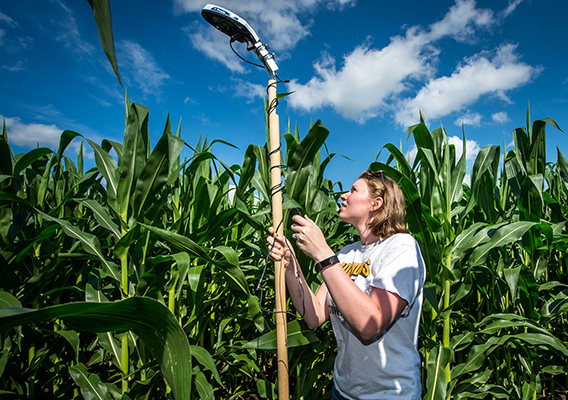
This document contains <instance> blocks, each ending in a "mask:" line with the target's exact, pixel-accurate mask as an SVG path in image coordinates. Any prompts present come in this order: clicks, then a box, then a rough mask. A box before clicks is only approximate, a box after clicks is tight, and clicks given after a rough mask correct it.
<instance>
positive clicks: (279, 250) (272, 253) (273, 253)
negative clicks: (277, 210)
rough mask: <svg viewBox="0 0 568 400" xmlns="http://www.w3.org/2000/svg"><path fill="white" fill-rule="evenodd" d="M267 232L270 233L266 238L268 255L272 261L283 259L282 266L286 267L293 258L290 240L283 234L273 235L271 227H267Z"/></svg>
mask: <svg viewBox="0 0 568 400" xmlns="http://www.w3.org/2000/svg"><path fill="white" fill-rule="evenodd" d="M268 232H270V234H271V235H272V236H268V237H267V238H266V241H267V242H268V250H269V253H268V255H269V257H270V258H271V259H272V260H274V261H283V262H284V266H285V267H288V265H290V262H291V261H292V260H293V259H294V258H295V257H294V253H293V252H294V250H293V249H292V246H291V244H290V242H289V241H288V239H286V237H284V236H279V235H275V234H274V228H273V227H270V228H268Z"/></svg>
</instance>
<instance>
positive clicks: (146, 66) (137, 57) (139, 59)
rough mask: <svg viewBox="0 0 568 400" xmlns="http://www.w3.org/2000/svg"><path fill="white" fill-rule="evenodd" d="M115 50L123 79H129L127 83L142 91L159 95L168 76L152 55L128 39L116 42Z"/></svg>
mask: <svg viewBox="0 0 568 400" xmlns="http://www.w3.org/2000/svg"><path fill="white" fill-rule="evenodd" d="M117 50H118V53H119V54H118V56H117V58H118V60H119V65H120V69H121V71H124V72H125V73H124V76H125V80H127V81H128V80H131V82H129V83H130V84H131V85H132V84H133V85H135V86H136V87H138V88H139V89H140V90H141V91H142V92H143V93H145V94H148V95H154V96H157V97H159V96H160V94H161V90H162V87H163V86H164V85H165V84H166V82H167V81H168V80H169V79H170V76H169V75H168V74H167V73H166V72H165V71H164V70H163V69H162V68H161V67H160V66H159V65H158V63H157V62H156V60H155V59H154V57H153V56H152V55H151V54H150V53H149V52H148V51H147V50H146V49H144V48H143V47H142V46H140V45H139V44H138V43H134V42H131V41H128V40H123V41H120V42H118V45H117ZM121 75H122V74H121Z"/></svg>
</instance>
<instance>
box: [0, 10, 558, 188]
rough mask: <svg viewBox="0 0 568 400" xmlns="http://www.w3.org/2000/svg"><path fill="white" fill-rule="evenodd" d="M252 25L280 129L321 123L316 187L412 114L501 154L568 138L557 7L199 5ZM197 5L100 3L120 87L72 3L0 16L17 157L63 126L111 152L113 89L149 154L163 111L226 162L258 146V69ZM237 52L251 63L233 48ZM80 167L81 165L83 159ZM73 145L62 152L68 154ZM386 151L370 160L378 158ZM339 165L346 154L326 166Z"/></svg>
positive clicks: (352, 168)
mask: <svg viewBox="0 0 568 400" xmlns="http://www.w3.org/2000/svg"><path fill="white" fill-rule="evenodd" d="M211 2H213V3H215V4H217V5H220V6H223V7H226V8H228V9H230V10H232V11H234V12H235V13H237V14H238V15H240V16H241V17H243V18H244V19H246V20H247V22H248V23H249V24H250V25H251V26H252V27H253V28H254V30H255V31H256V33H257V34H258V35H259V37H260V38H261V40H262V41H263V42H264V43H266V44H268V45H269V46H270V49H271V52H274V54H275V60H276V62H277V63H278V66H279V68H280V69H279V71H278V75H279V77H280V78H281V79H283V80H289V81H290V82H289V83H280V84H279V86H278V92H287V91H294V94H292V95H291V96H288V97H286V98H285V99H283V100H282V101H281V102H280V105H279V106H278V114H279V115H280V122H281V126H280V130H281V133H283V132H284V131H285V130H286V129H287V126H288V124H290V125H291V126H292V128H294V126H296V125H297V126H298V128H299V131H300V134H301V135H302V136H303V135H305V134H306V132H307V130H308V129H309V126H310V121H314V122H315V121H316V120H318V119H321V120H322V122H323V123H324V124H325V125H326V127H327V128H328V129H329V130H330V132H331V133H330V136H329V138H328V140H327V146H328V148H329V151H330V152H332V153H337V154H338V156H336V157H335V158H334V160H333V161H332V163H331V165H330V166H329V167H328V169H327V177H328V178H330V179H332V180H333V181H341V182H343V184H344V186H345V185H350V184H351V182H352V181H353V180H354V179H356V178H357V176H358V175H359V173H360V172H361V171H362V170H364V169H365V168H366V167H367V166H368V165H369V164H370V163H371V162H373V161H374V160H375V157H376V156H377V154H378V153H379V151H380V150H381V148H382V147H383V146H384V145H385V144H386V143H393V144H395V145H397V146H402V148H403V151H404V152H405V153H408V154H412V147H413V141H412V139H410V140H409V141H406V135H407V128H408V126H410V125H412V124H415V123H417V122H418V120H419V119H418V118H419V116H418V110H419V109H421V110H422V112H423V113H424V115H425V117H426V120H427V123H428V125H429V126H430V128H431V129H434V128H437V127H440V125H443V126H444V127H445V128H446V130H447V132H448V135H449V136H450V137H451V142H453V143H455V144H456V145H457V146H458V148H460V147H461V138H462V129H461V124H462V123H464V124H465V132H466V137H467V140H468V144H467V149H468V158H469V159H470V165H471V162H472V160H473V159H474V157H475V155H476V153H477V152H478V151H479V149H480V148H482V147H484V146H487V145H492V144H497V145H500V146H501V148H502V149H503V146H505V145H506V146H507V148H511V147H512V142H513V136H512V130H513V129H515V128H518V127H521V126H524V125H525V123H526V111H527V107H528V104H529V102H530V106H531V116H532V118H533V119H539V118H545V117H551V118H553V119H554V120H556V122H557V123H558V124H559V125H560V128H562V129H564V130H566V129H568V113H567V111H568V46H567V45H566V39H567V38H568V28H567V27H566V24H565V16H566V15H567V11H568V3H567V2H566V1H564V0H541V1H535V0H495V1H488V0H483V1H482V0H478V1H473V0H438V1H432V2H424V1H416V0H412V1H404V0H376V1H371V0H367V1H362V0H359V1H351V0H328V1H324V0H288V1H274V0H273V1H268V0H247V1H228V0H227V1H225V0H216V1H211ZM206 3H207V1H205V2H204V1H196V0H168V1H147V0H145V1H124V0H122V1H118V0H115V1H112V0H111V10H112V18H113V28H114V39H115V43H116V52H117V58H118V63H119V69H120V73H121V76H122V80H123V83H124V86H125V88H121V87H120V85H119V84H118V81H117V79H116V78H115V76H114V74H113V72H112V71H111V69H110V66H109V63H108V61H107V59H106V57H105V55H104V53H103V51H102V49H101V46H100V42H99V38H98V32H97V30H96V25H95V22H94V18H93V15H92V12H91V9H90V7H89V5H88V3H87V1H86V0H74V1H71V0H46V1H43V2H41V4H39V3H38V2H37V1H31V0H20V1H5V2H2V3H1V4H0V67H1V68H0V90H1V93H2V95H1V96H0V116H1V117H2V118H4V119H5V121H6V125H7V128H8V135H9V140H10V143H11V144H12V146H13V148H14V150H15V152H16V153H18V152H25V151H28V150H29V149H31V148H34V147H36V146H37V144H38V143H39V145H40V146H46V147H50V148H52V149H56V148H57V145H58V140H59V135H60V134H61V132H62V131H63V130H65V129H71V130H75V131H77V132H79V133H81V134H83V135H85V136H87V137H89V138H90V139H93V140H95V141H97V142H100V141H101V140H102V139H103V138H107V139H112V140H117V141H121V140H122V136H123V131H124V93H125V89H127V90H128V95H129V97H130V100H131V101H134V102H137V103H140V104H142V105H145V106H147V107H149V109H150V132H151V140H152V144H155V143H156V141H157V139H158V137H159V136H160V135H161V133H162V131H163V127H164V124H165V121H166V117H167V115H168V113H169V114H170V117H171V121H172V125H173V126H174V129H175V127H177V125H178V124H179V123H180V121H181V123H182V138H183V139H184V140H185V141H186V142H187V143H188V144H190V145H194V144H196V143H197V141H198V139H199V137H200V135H201V134H203V135H204V136H207V137H208V139H209V140H214V139H221V140H224V141H227V142H230V143H232V144H234V145H235V146H237V147H238V149H233V148H231V147H229V146H226V145H224V144H221V143H218V144H216V145H215V147H214V149H213V152H214V154H215V155H217V156H218V157H219V158H221V159H222V160H223V161H224V162H226V163H228V164H239V165H241V164H242V160H243V154H244V151H245V150H246V147H247V146H248V145H249V144H250V143H254V144H259V145H262V144H264V139H265V130H264V129H265V123H264V116H263V111H262V95H263V93H265V90H266V84H267V81H268V79H269V76H268V73H267V72H266V70H263V69H261V68H256V67H254V66H250V65H249V64H246V63H244V62H242V61H241V60H239V59H238V58H237V56H235V55H234V54H233V53H232V51H231V49H230V47H229V39H228V37H227V36H225V35H223V34H222V33H220V32H218V31H217V30H215V29H214V28H213V27H212V26H210V25H209V24H208V23H207V22H206V21H205V20H204V19H203V18H202V17H201V14H200V10H201V8H202V7H203V6H204V5H205V4H206ZM235 49H236V50H237V51H238V52H239V53H240V54H241V55H242V56H243V57H245V58H247V59H248V60H250V61H254V62H256V61H258V60H257V59H256V57H255V55H254V54H253V53H252V52H247V51H246V49H245V47H244V45H241V44H240V43H235ZM547 131H548V135H547V149H548V159H549V160H550V161H556V147H559V148H560V150H561V151H562V153H563V154H564V155H565V156H568V146H567V145H566V140H565V138H566V133H563V132H560V131H558V130H556V129H554V128H552V127H549V128H547ZM85 148H86V151H87V154H86V157H87V159H88V160H89V162H90V163H91V164H93V163H94V160H93V156H92V151H91V150H90V149H89V148H88V145H86V146H85ZM76 151H77V150H76V146H74V147H72V148H71V149H69V151H68V155H69V156H70V157H72V158H74V157H75V154H76ZM384 154H386V150H385V151H384V152H383V153H382V155H381V159H384ZM339 155H343V156H345V157H340V156H339Z"/></svg>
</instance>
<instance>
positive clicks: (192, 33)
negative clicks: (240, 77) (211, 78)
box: [184, 23, 247, 73]
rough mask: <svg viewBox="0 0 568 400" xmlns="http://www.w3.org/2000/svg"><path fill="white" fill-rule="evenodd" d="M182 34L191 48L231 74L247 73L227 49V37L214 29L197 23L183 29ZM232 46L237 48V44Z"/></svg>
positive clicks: (229, 49)
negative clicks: (185, 36)
mask: <svg viewBox="0 0 568 400" xmlns="http://www.w3.org/2000/svg"><path fill="white" fill-rule="evenodd" d="M184 32H185V33H186V35H187V36H188V37H189V39H190V40H191V42H192V44H193V47H195V49H197V50H199V51H200V52H202V53H203V54H205V55H206V56H207V57H208V58H210V59H211V60H214V61H217V62H220V63H221V64H223V65H224V66H225V67H227V68H228V69H230V70H231V71H233V72H237V73H245V72H247V68H245V66H244V64H243V62H242V61H241V60H239V59H238V58H237V57H236V56H235V54H234V53H233V51H232V50H231V48H230V47H229V38H228V37H227V35H225V34H223V33H221V32H219V31H217V30H216V29H213V28H211V27H207V26H204V25H203V24H197V23H195V24H193V25H192V26H190V27H186V28H184ZM233 46H235V47H236V46H238V43H236V44H235V43H234V44H233Z"/></svg>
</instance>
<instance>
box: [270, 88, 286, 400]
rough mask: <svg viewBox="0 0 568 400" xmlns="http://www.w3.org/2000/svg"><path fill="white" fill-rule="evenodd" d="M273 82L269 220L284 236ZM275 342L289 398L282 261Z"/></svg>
mask: <svg viewBox="0 0 568 400" xmlns="http://www.w3.org/2000/svg"><path fill="white" fill-rule="evenodd" d="M276 104H277V99H276V81H275V80H274V79H271V80H269V81H268V130H269V133H270V180H271V183H270V184H271V187H272V193H271V197H272V221H273V224H274V229H275V230H276V233H277V234H278V235H284V227H283V224H281V223H280V221H282V191H281V186H282V178H281V173H280V165H281V164H280V128H279V118H278V115H277V114H276ZM274 278H275V279H274V280H275V295H276V345H277V357H278V398H279V399H286V400H288V399H290V393H289V384H288V375H289V371H288V344H287V338H288V337H287V330H286V280H285V278H284V263H283V262H282V261H276V262H275V270H274Z"/></svg>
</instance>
